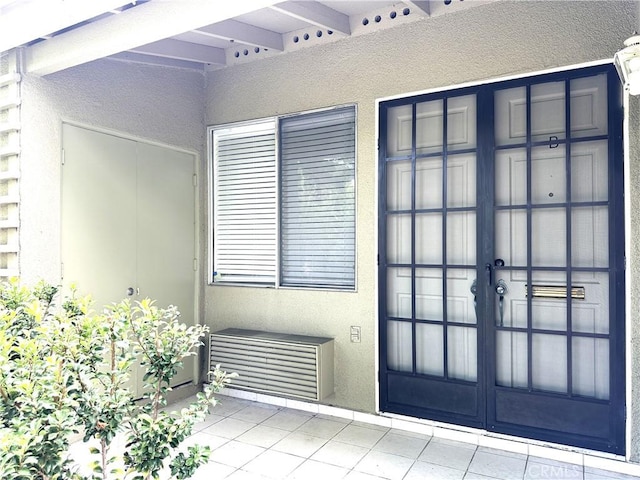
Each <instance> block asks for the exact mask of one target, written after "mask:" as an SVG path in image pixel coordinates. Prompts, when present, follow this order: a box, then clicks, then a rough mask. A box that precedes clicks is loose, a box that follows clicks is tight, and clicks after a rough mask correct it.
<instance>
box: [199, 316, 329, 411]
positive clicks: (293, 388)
mask: <svg viewBox="0 0 640 480" xmlns="http://www.w3.org/2000/svg"><path fill="white" fill-rule="evenodd" d="M333 353H334V348H333V339H332V338H325V337H310V336H303V335H290V334H280V333H273V332H263V331H258V330H244V329H237V328H229V329H226V330H221V331H219V332H214V333H212V334H211V335H210V344H209V359H210V367H211V369H213V368H215V366H216V365H220V367H221V368H222V369H223V370H225V371H227V372H236V373H238V377H236V378H234V379H233V382H232V384H231V387H232V388H238V389H243V390H250V391H255V392H260V393H267V394H275V395H281V396H285V397H293V398H302V399H307V400H315V401H319V400H322V399H323V398H325V397H326V396H328V395H331V394H332V393H333Z"/></svg>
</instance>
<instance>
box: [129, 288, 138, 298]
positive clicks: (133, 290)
mask: <svg viewBox="0 0 640 480" xmlns="http://www.w3.org/2000/svg"><path fill="white" fill-rule="evenodd" d="M134 293H136V291H135V289H134V288H133V287H129V288H127V297H132V296H133V294H134Z"/></svg>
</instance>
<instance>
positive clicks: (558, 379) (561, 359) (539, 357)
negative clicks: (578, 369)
mask: <svg viewBox="0 0 640 480" xmlns="http://www.w3.org/2000/svg"><path fill="white" fill-rule="evenodd" d="M532 340H533V341H532V345H531V349H532V350H531V353H532V362H533V364H532V372H533V376H532V379H531V381H532V385H533V388H535V389H536V390H545V391H550V392H562V393H566V392H567V337H565V336H564V335H547V334H540V333H534V334H533V339H532Z"/></svg>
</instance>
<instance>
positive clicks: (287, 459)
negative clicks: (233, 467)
mask: <svg viewBox="0 0 640 480" xmlns="http://www.w3.org/2000/svg"><path fill="white" fill-rule="evenodd" d="M302 462H304V458H300V457H296V456H295V455H289V454H287V453H282V452H275V451H273V450H267V451H266V452H264V453H262V454H261V455H259V456H257V457H256V458H254V459H253V460H251V461H250V462H249V463H247V464H246V465H245V466H244V467H242V469H243V470H246V471H248V472H252V473H258V474H260V475H263V476H265V477H267V478H273V479H278V480H280V479H283V478H286V477H287V476H288V475H289V474H290V473H291V472H293V471H294V470H295V469H296V468H298V466H300V464H301V463H302Z"/></svg>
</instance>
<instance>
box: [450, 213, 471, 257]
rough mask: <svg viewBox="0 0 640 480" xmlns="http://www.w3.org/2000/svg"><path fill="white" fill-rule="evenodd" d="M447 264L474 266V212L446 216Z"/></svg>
mask: <svg viewBox="0 0 640 480" xmlns="http://www.w3.org/2000/svg"><path fill="white" fill-rule="evenodd" d="M447 263H448V264H449V265H475V263H476V212H475V211H474V212H455V213H449V214H448V215H447Z"/></svg>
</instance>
